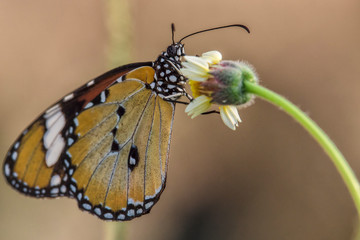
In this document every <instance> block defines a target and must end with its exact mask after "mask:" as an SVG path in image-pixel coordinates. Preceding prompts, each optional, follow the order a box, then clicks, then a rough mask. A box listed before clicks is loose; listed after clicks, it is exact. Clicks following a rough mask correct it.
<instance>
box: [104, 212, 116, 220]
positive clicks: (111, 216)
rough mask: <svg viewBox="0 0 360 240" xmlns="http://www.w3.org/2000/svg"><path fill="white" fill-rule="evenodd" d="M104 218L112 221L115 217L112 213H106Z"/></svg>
mask: <svg viewBox="0 0 360 240" xmlns="http://www.w3.org/2000/svg"><path fill="white" fill-rule="evenodd" d="M104 217H105V218H107V219H112V218H113V217H114V216H113V215H112V214H111V213H105V214H104Z"/></svg>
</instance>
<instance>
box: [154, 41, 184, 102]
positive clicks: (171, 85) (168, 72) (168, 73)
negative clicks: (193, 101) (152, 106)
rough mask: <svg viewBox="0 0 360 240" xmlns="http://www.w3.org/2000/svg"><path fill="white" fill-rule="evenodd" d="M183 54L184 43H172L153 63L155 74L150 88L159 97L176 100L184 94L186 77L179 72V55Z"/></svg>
mask: <svg viewBox="0 0 360 240" xmlns="http://www.w3.org/2000/svg"><path fill="white" fill-rule="evenodd" d="M184 55H185V52H184V45H183V44H181V43H174V44H172V45H170V46H169V47H168V48H167V50H166V51H164V52H162V53H161V54H160V55H159V57H158V58H157V59H156V61H155V62H154V63H153V68H154V70H155V75H154V82H152V83H151V84H150V88H151V89H152V90H153V91H155V92H156V93H157V94H158V95H159V96H160V97H162V98H168V99H171V100H176V99H178V98H179V97H180V96H182V95H184V93H185V89H184V84H185V82H186V77H185V76H183V75H182V74H181V72H180V68H181V66H182V65H181V57H182V56H184Z"/></svg>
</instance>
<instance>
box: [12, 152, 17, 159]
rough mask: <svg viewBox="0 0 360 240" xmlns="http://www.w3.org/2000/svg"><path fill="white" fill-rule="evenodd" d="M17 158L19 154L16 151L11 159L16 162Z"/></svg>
mask: <svg viewBox="0 0 360 240" xmlns="http://www.w3.org/2000/svg"><path fill="white" fill-rule="evenodd" d="M16 158H17V152H16V151H14V152H13V153H12V154H11V159H12V160H14V161H15V160H16Z"/></svg>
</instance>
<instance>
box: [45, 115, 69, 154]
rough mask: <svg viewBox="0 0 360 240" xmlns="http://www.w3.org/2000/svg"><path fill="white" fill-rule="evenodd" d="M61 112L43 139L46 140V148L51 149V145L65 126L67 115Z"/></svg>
mask: <svg viewBox="0 0 360 240" xmlns="http://www.w3.org/2000/svg"><path fill="white" fill-rule="evenodd" d="M60 114H61V116H60V117H59V118H58V119H56V121H55V122H54V123H53V124H52V125H51V126H50V128H49V129H48V130H47V131H46V132H45V134H44V140H43V141H44V147H45V148H46V149H49V148H50V146H51V145H53V142H54V139H55V138H57V136H60V135H59V133H60V132H61V130H62V129H63V128H64V126H65V116H64V114H62V113H60ZM51 119H52V118H50V119H49V120H51ZM47 121H48V120H47ZM47 121H46V122H47ZM46 125H48V124H46Z"/></svg>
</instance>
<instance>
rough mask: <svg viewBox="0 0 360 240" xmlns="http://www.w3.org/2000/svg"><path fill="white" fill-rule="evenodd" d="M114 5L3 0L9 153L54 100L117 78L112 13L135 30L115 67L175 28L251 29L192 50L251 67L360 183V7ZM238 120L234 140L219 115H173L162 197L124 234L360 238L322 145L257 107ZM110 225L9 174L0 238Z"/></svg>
mask: <svg viewBox="0 0 360 240" xmlns="http://www.w3.org/2000/svg"><path fill="white" fill-rule="evenodd" d="M108 4H109V2H107V1H95V0H78V1H46V0H37V1H7V0H0V32H1V33H0V115H1V118H0V156H5V154H6V151H7V150H8V147H9V146H10V145H11V144H12V142H13V141H14V140H15V138H16V137H17V136H18V134H19V133H20V132H21V131H22V130H23V129H24V128H25V127H26V126H27V125H28V124H29V123H30V122H31V121H32V120H33V119H34V118H35V117H37V116H38V115H39V114H40V113H41V112H42V111H43V110H44V109H45V108H47V107H48V106H49V105H50V104H52V103H54V102H55V101H57V100H58V99H59V98H61V97H62V96H64V95H65V94H66V93H68V92H70V91H72V90H74V89H75V88H77V87H79V86H80V85H82V84H84V83H85V82H87V81H88V80H90V79H92V78H94V77H96V76H98V75H100V74H101V73H103V72H105V71H107V70H109V69H110V64H109V57H108V55H109V46H112V45H111V44H114V42H112V35H111V34H110V33H109V30H108V28H109V19H111V17H114V14H115V19H120V20H119V22H121V21H123V22H125V23H126V21H128V24H127V26H126V24H125V25H124V26H120V27H119V29H115V30H114V29H112V30H111V32H112V34H114V31H116V32H117V34H119V35H120V37H121V36H123V38H124V39H125V40H124V42H123V43H120V44H119V46H118V48H119V49H120V51H119V52H120V53H119V55H121V56H120V58H118V60H116V59H113V60H112V61H113V63H114V61H115V62H116V61H118V64H117V65H122V64H124V63H126V62H125V61H129V62H137V61H151V60H155V58H156V57H157V55H158V54H159V53H160V52H161V51H163V50H165V49H166V47H167V46H168V45H169V44H170V43H171V31H170V23H172V22H174V23H176V29H177V30H176V39H180V38H181V37H183V36H184V35H186V34H189V33H192V32H195V31H198V30H201V29H204V28H209V27H215V26H220V25H225V24H234V23H240V24H245V25H247V26H248V27H249V28H250V29H251V31H252V32H251V34H250V35H248V34H246V33H245V32H244V31H241V30H239V29H224V30H219V31H214V32H209V33H204V34H201V35H197V36H194V37H192V38H189V39H186V40H185V42H184V43H185V44H186V52H187V54H189V55H195V54H201V53H203V52H205V51H209V50H219V51H221V52H222V54H223V57H224V59H231V60H237V59H240V60H247V61H248V62H250V63H251V64H253V65H254V66H255V68H256V69H257V72H258V74H259V76H260V79H261V83H262V84H263V85H264V86H266V87H268V88H270V89H272V90H274V91H276V92H278V93H280V94H282V95H284V96H286V97H287V98H288V99H289V100H291V101H292V102H294V103H296V104H297V105H298V106H299V107H301V109H302V110H304V111H305V112H307V113H308V114H309V115H310V116H311V117H312V118H313V119H314V120H315V121H316V122H317V123H318V124H319V125H320V126H321V127H322V128H323V129H324V130H325V131H326V132H327V133H328V135H329V136H330V137H331V138H332V139H333V140H334V142H335V143H336V144H337V146H338V147H339V148H340V150H341V151H342V152H343V153H344V155H345V157H346V158H347V159H348V161H349V163H350V165H351V166H352V167H353V169H354V171H355V172H356V174H357V175H358V176H360V145H359V142H360V124H359V123H360V110H359V102H360V94H359V91H360V50H359V49H360V48H359V43H360V27H359V26H360V2H359V1H358V0H343V1H337V0H302V1H285V0H273V1H266V0H253V1H244V0H222V1H211V2H210V1H206V0H198V1H193V0H183V1H170V0H169V1H159V0H153V1H146V0H134V1H131V2H130V1H129V2H128V3H126V2H120V4H123V7H122V6H120V8H119V12H118V13H116V9H115V10H114V8H110V10H109V5H108ZM129 43H130V44H131V45H129ZM114 51H115V50H114ZM121 51H123V52H124V54H123V55H122V54H121ZM112 55H114V54H112ZM122 57H123V58H122ZM240 115H241V118H242V120H243V123H241V125H240V126H239V128H238V129H237V131H232V130H229V129H228V128H227V127H226V126H225V125H224V124H223V123H222V121H221V119H220V117H219V116H216V115H206V116H202V117H198V118H196V119H194V120H191V119H190V118H189V117H187V116H186V115H185V113H184V106H182V105H180V106H178V107H177V109H176V114H175V122H174V128H173V136H172V144H171V152H170V164H169V171H168V181H167V188H166V190H165V191H164V193H163V195H162V196H161V200H160V201H159V202H158V203H157V205H156V206H155V207H154V208H153V209H152V212H151V213H150V214H148V215H145V216H143V217H141V218H138V219H135V220H133V221H131V222H128V223H126V235H127V239H174V240H180V239H277V240H282V239H292V240H297V239H327V240H336V239H341V240H343V239H353V234H354V229H355V225H356V224H357V223H356V219H357V214H356V211H355V207H354V205H353V202H352V200H351V198H350V195H349V193H348V192H347V190H346V188H345V185H344V183H343V182H342V179H341V178H340V176H339V174H338V173H337V172H336V170H335V167H334V166H333V164H332V163H331V161H330V160H329V158H328V157H327V156H326V155H325V154H324V152H323V151H322V150H321V149H320V147H319V146H318V145H317V144H316V143H315V142H314V141H313V139H312V138H311V137H310V136H309V135H308V134H307V133H306V132H305V131H304V130H303V129H302V128H301V127H300V126H299V125H298V124H297V123H295V122H294V121H293V120H292V119H291V118H289V117H288V116H287V115H285V114H284V113H283V112H282V111H279V110H278V109H277V108H275V107H273V106H272V105H270V104H268V103H266V102H264V101H262V100H260V99H257V100H256V104H254V105H253V106H251V107H250V108H247V109H243V110H241V111H240ZM107 224H108V223H105V222H103V221H101V220H99V219H98V218H96V217H94V216H91V215H89V214H88V213H85V212H82V211H79V210H78V208H77V204H76V202H75V201H74V200H71V199H57V200H38V199H33V198H28V197H25V196H23V195H20V194H19V193H17V192H16V191H14V190H12V189H11V188H10V187H9V186H8V185H7V184H6V183H5V180H4V178H3V177H0V239H38V240H40V239H87V240H92V239H102V238H103V236H104V229H105V225H107ZM120 224H121V223H120Z"/></svg>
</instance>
